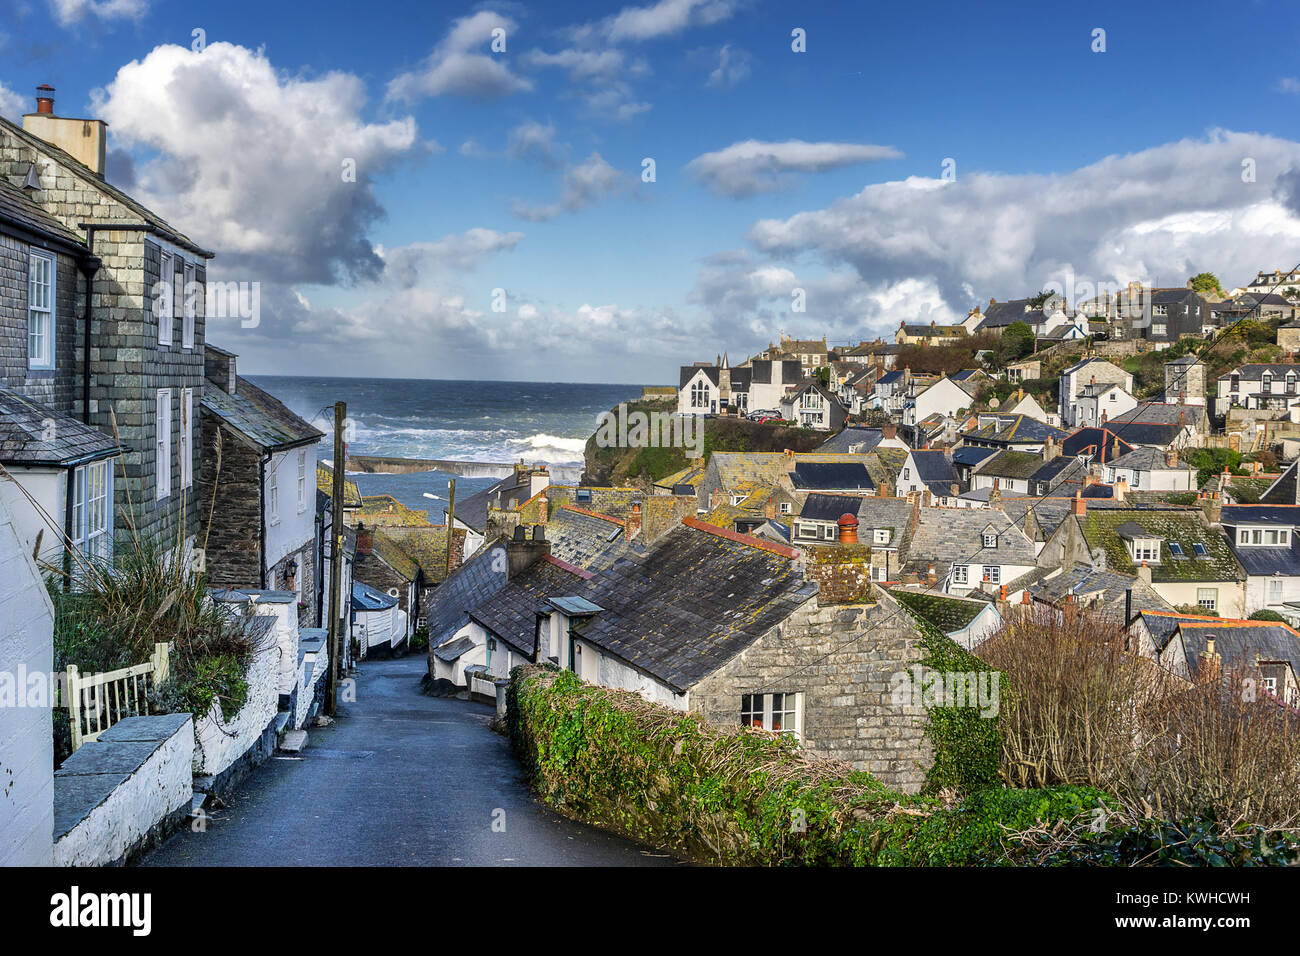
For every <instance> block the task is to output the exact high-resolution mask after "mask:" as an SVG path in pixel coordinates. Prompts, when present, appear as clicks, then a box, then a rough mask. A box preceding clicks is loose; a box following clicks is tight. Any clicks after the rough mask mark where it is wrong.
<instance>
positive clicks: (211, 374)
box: [203, 345, 239, 395]
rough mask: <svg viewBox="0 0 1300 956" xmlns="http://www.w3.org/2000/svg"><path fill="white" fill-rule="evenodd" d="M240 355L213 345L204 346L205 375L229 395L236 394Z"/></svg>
mask: <svg viewBox="0 0 1300 956" xmlns="http://www.w3.org/2000/svg"><path fill="white" fill-rule="evenodd" d="M238 360H239V356H237V355H232V354H231V353H230V352H227V351H226V350H225V349H218V348H214V347H213V346H211V345H205V346H204V347H203V377H204V378H206V379H207V380H208V381H209V382H211V383H212V384H213V385H215V386H217V388H219V389H221V390H222V391H223V392H225V393H226V394H227V395H234V394H235V379H236V377H237V376H238V371H237V368H236V366H237V364H238Z"/></svg>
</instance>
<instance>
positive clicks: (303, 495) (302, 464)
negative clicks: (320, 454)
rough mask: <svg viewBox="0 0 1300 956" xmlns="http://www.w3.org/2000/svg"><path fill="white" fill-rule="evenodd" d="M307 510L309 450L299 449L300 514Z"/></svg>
mask: <svg viewBox="0 0 1300 956" xmlns="http://www.w3.org/2000/svg"><path fill="white" fill-rule="evenodd" d="M306 510H307V449H306V448H299V449H298V514H302V513H303V512H304V511H306Z"/></svg>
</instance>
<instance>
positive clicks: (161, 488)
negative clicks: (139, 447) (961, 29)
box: [153, 388, 172, 501]
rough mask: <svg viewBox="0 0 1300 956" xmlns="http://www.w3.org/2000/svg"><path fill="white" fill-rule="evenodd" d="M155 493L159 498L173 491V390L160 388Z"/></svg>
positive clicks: (155, 452)
mask: <svg viewBox="0 0 1300 956" xmlns="http://www.w3.org/2000/svg"><path fill="white" fill-rule="evenodd" d="M153 426H154V463H153V467H154V494H155V497H156V498H157V499H158V500H160V501H161V500H162V499H163V498H166V497H167V496H169V495H170V494H171V493H172V390H171V389H170V388H160V389H158V404H157V407H156V408H155V409H154V417H153Z"/></svg>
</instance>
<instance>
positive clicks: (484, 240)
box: [378, 228, 524, 289]
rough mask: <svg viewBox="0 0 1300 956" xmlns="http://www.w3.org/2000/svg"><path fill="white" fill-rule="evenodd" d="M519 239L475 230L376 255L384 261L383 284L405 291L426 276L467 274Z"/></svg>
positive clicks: (509, 234) (519, 234) (514, 234)
mask: <svg viewBox="0 0 1300 956" xmlns="http://www.w3.org/2000/svg"><path fill="white" fill-rule="evenodd" d="M523 238H524V234H523V233H522V232H496V231H495V230H492V229H482V228H475V229H469V230H467V231H465V232H463V233H461V234H459V235H452V236H445V237H443V238H442V239H439V240H438V241H437V242H416V243H412V244H410V245H407V246H399V247H397V248H395V249H390V250H385V249H379V250H378V252H379V255H381V256H382V257H383V260H384V265H385V269H384V281H385V282H388V283H391V284H393V285H395V286H397V287H398V288H401V289H409V288H411V287H413V286H415V285H416V284H418V283H419V282H420V281H422V280H424V279H426V278H428V277H430V276H435V275H439V274H446V273H449V272H469V271H471V270H473V269H475V268H477V267H478V265H479V263H481V262H482V261H483V260H485V259H487V258H489V257H490V256H493V255H495V254H496V253H498V252H505V251H508V250H511V249H513V248H514V247H515V246H517V245H519V243H520V241H521V240H522V239H523Z"/></svg>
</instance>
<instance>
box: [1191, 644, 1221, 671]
mask: <svg viewBox="0 0 1300 956" xmlns="http://www.w3.org/2000/svg"><path fill="white" fill-rule="evenodd" d="M1222 670H1223V661H1222V660H1220V659H1219V652H1218V651H1217V650H1215V647H1214V638H1213V637H1207V638H1206V639H1205V653H1204V654H1203V655H1202V656H1201V667H1200V669H1199V671H1198V672H1197V675H1196V676H1197V677H1198V678H1200V679H1201V680H1204V681H1207V682H1208V681H1215V680H1218V679H1219V674H1220V672H1221V671H1222Z"/></svg>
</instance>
